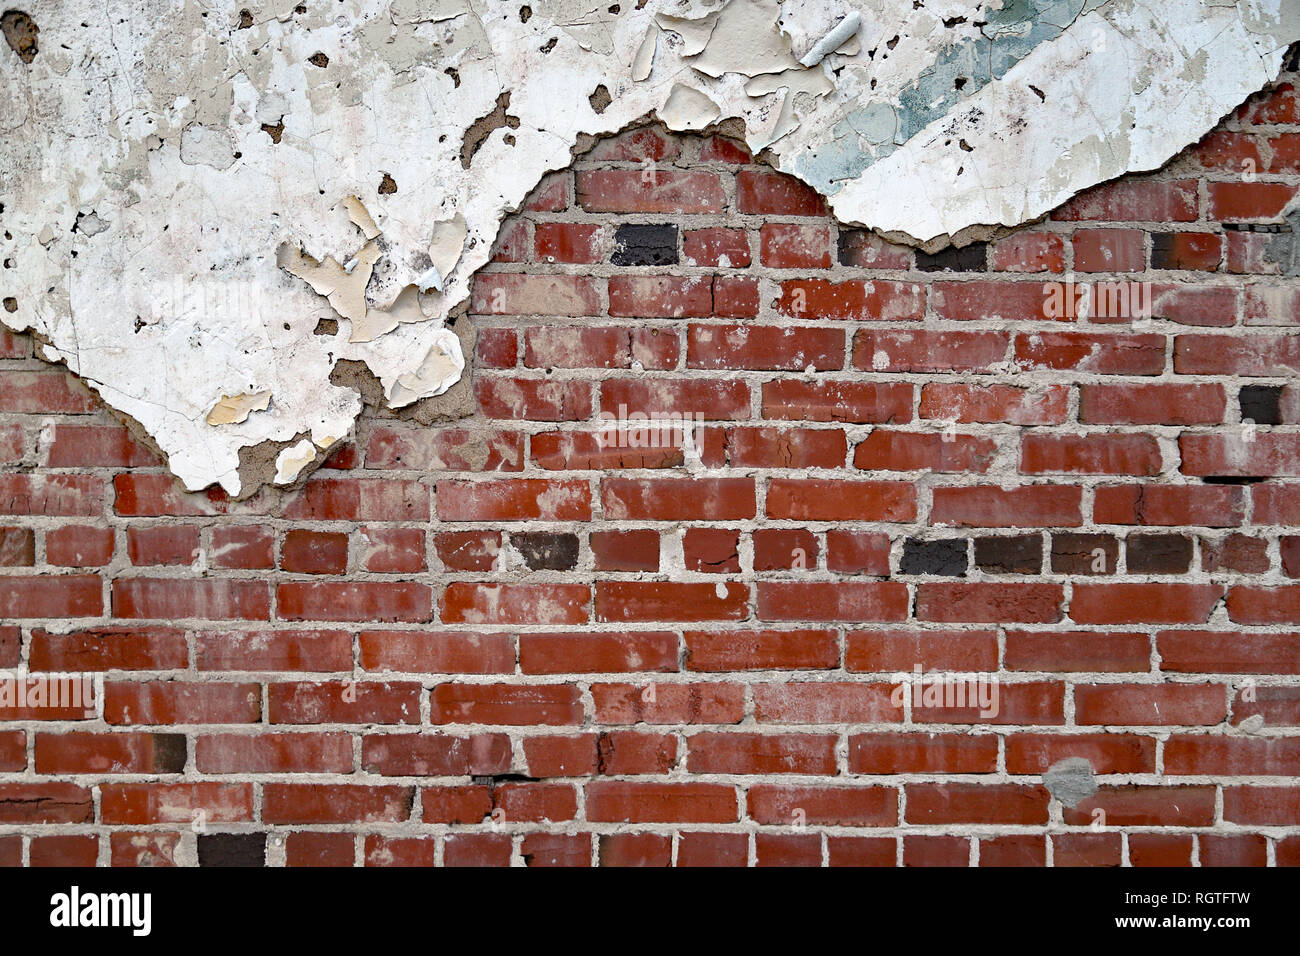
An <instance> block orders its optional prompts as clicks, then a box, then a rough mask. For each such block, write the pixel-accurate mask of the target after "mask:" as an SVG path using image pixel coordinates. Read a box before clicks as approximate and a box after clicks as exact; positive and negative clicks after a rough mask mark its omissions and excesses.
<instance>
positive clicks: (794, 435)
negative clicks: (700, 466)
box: [534, 426, 848, 468]
mask: <svg viewBox="0 0 1300 956" xmlns="http://www.w3.org/2000/svg"><path fill="white" fill-rule="evenodd" d="M534 441H535V439H534ZM696 442H697V444H698V445H699V446H700V457H701V459H702V460H703V462H704V463H705V464H706V465H707V466H708V467H710V468H721V467H724V466H727V465H730V466H731V467H733V468H840V467H843V465H844V460H845V458H846V457H847V455H848V441H847V439H846V437H845V434H844V432H843V431H842V430H841V429H838V428H779V427H774V426H768V427H757V428H726V429H722V428H711V429H708V430H706V431H704V432H703V433H702V434H701V433H700V432H697V433H696Z"/></svg>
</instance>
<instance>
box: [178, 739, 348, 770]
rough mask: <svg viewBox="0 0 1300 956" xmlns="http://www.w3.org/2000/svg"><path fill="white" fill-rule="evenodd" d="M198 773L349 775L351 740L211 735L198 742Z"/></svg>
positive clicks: (196, 754)
mask: <svg viewBox="0 0 1300 956" xmlns="http://www.w3.org/2000/svg"><path fill="white" fill-rule="evenodd" d="M194 761H195V764H194V765H195V767H196V768H197V769H198V770H199V772H200V773H231V774H240V775H244V774H250V773H351V772H352V737H351V735H349V734H343V733H322V734H303V733H296V734H258V735H256V736H254V735H252V734H213V735H205V736H202V737H199V738H198V741H197V744H196V746H195V751H194Z"/></svg>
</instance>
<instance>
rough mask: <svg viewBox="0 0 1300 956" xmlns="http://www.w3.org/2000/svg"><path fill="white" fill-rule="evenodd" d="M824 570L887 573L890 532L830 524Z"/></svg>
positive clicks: (883, 574)
mask: <svg viewBox="0 0 1300 956" xmlns="http://www.w3.org/2000/svg"><path fill="white" fill-rule="evenodd" d="M826 570H828V571H839V572H841V573H847V574H871V575H877V576H880V577H883V576H885V575H887V574H889V536H888V535H885V534H873V533H870V532H865V531H844V530H840V529H838V528H831V529H830V530H828V531H827V532H826Z"/></svg>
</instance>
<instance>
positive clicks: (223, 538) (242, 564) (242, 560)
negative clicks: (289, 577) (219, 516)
mask: <svg viewBox="0 0 1300 956" xmlns="http://www.w3.org/2000/svg"><path fill="white" fill-rule="evenodd" d="M208 562H209V563H210V564H211V565H212V567H214V568H233V569H238V570H245V571H262V570H266V569H268V568H272V567H275V534H274V533H273V532H272V531H271V530H270V529H269V528H265V527H254V526H241V525H233V526H231V527H224V528H213V529H212V548H211V550H210V552H209V553H208Z"/></svg>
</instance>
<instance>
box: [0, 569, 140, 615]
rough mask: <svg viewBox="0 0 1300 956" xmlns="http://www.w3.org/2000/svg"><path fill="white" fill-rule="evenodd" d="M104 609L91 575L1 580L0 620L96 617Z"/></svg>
mask: <svg viewBox="0 0 1300 956" xmlns="http://www.w3.org/2000/svg"><path fill="white" fill-rule="evenodd" d="M103 608H104V602H103V585H102V583H101V581H100V579H99V578H98V577H96V576H94V575H60V576H57V577H56V576H51V575H41V576H38V577H25V576H24V577H19V576H16V575H8V576H5V577H0V619H2V618H10V619H15V618H72V617H98V616H99V615H100V614H101V613H102V612H103ZM119 613H120V612H119Z"/></svg>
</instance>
